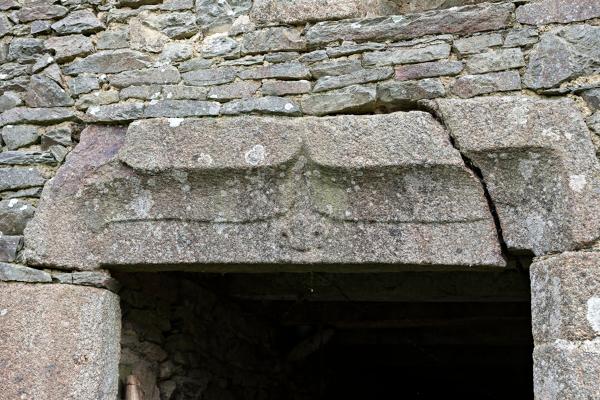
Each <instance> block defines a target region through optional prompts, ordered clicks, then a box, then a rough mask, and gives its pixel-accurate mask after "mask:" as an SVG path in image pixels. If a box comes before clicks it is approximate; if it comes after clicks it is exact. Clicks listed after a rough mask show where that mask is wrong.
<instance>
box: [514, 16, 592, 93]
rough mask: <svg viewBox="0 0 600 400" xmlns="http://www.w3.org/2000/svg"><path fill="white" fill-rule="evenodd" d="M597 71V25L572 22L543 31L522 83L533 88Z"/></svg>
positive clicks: (542, 87)
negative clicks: (574, 23)
mask: <svg viewBox="0 0 600 400" xmlns="http://www.w3.org/2000/svg"><path fill="white" fill-rule="evenodd" d="M597 73H600V26H591V25H573V26H568V27H564V28H557V29H553V30H551V31H550V32H547V33H544V34H543V35H542V37H541V39H540V42H539V43H538V44H537V45H536V46H535V47H534V48H533V51H532V52H531V54H530V55H529V64H528V65H527V70H526V71H525V75H524V77H523V83H524V84H525V85H527V87H530V88H532V89H544V88H551V87H553V86H556V85H558V84H560V83H561V82H563V81H566V80H568V79H572V78H576V77H579V76H582V75H586V74H597Z"/></svg>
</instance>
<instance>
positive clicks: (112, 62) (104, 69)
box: [64, 49, 151, 75]
mask: <svg viewBox="0 0 600 400" xmlns="http://www.w3.org/2000/svg"><path fill="white" fill-rule="evenodd" d="M150 61H151V60H150V57H149V56H148V55H147V54H144V53H140V52H138V51H134V50H128V49H123V50H114V51H111V50H102V51H98V52H96V53H94V54H92V55H90V56H88V57H86V58H83V59H81V60H78V61H75V62H73V63H71V64H70V65H68V66H66V67H65V68H64V72H65V73H66V74H68V75H78V74H84V73H98V74H116V73H118V72H123V71H128V70H134V69H140V68H145V67H147V66H149V64H150Z"/></svg>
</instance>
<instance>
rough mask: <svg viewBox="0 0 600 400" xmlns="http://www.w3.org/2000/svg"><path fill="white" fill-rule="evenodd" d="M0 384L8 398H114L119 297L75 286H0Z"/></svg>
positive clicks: (118, 329) (117, 356)
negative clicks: (24, 395)
mask: <svg viewBox="0 0 600 400" xmlns="http://www.w3.org/2000/svg"><path fill="white" fill-rule="evenodd" d="M0 285H1V287H0V310H2V313H1V314H2V316H0V320H1V321H2V324H0V337H2V346H0V363H1V364H2V365H4V366H5V368H4V373H3V374H1V375H0V386H2V387H3V395H4V396H5V397H6V398H7V399H18V398H20V397H22V395H23V394H26V396H28V397H29V398H35V399H81V400H92V399H114V398H116V397H117V389H118V364H119V352H120V346H119V337H120V323H121V321H120V320H121V312H120V309H119V298H118V296H117V295H115V294H114V293H111V292H109V291H108V290H103V289H96V288H90V287H82V286H75V285H52V284H37V285H31V284H23V283H2V284H0Z"/></svg>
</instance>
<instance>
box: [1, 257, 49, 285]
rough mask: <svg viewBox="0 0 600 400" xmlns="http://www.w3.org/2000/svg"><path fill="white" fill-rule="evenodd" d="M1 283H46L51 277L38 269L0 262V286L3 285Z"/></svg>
mask: <svg viewBox="0 0 600 400" xmlns="http://www.w3.org/2000/svg"><path fill="white" fill-rule="evenodd" d="M1 282H28V283H48V282H52V277H51V276H50V274H49V273H47V272H44V271H41V270H39V269H34V268H30V267H27V266H25V265H19V264H8V263H4V262H0V285H4V284H2V283H1Z"/></svg>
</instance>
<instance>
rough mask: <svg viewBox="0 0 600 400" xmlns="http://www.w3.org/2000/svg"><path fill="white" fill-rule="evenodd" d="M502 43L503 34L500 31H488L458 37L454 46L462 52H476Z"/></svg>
mask: <svg viewBox="0 0 600 400" xmlns="http://www.w3.org/2000/svg"><path fill="white" fill-rule="evenodd" d="M501 45H502V35H500V34H499V33H488V34H484V35H477V36H471V37H467V38H462V39H456V40H455V41H454V43H453V46H454V48H455V49H456V51H458V52H459V53H460V54H476V53H479V52H481V51H484V50H487V49H489V48H490V47H494V46H501Z"/></svg>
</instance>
